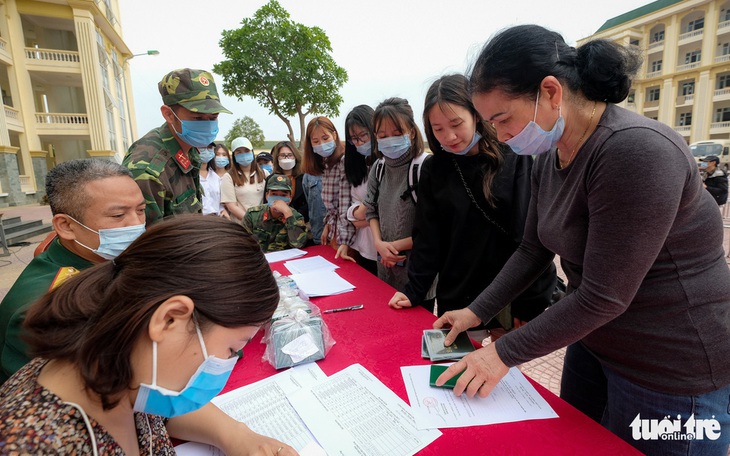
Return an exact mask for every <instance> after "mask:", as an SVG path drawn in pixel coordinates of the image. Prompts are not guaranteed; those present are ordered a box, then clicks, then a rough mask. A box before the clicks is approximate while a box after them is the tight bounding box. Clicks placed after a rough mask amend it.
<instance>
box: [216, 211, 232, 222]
mask: <svg viewBox="0 0 730 456" xmlns="http://www.w3.org/2000/svg"><path fill="white" fill-rule="evenodd" d="M218 215H219V216H220V217H223V218H224V219H226V220H230V219H231V214H229V213H228V211H227V210H225V209H223V210H222V211H221V212H220V214H218Z"/></svg>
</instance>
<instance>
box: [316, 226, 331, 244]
mask: <svg viewBox="0 0 730 456" xmlns="http://www.w3.org/2000/svg"><path fill="white" fill-rule="evenodd" d="M329 234H330V226H329V225H325V226H324V228H323V229H322V236H320V239H319V240H320V242H322V245H327V244H328V241H329V237H330V236H329Z"/></svg>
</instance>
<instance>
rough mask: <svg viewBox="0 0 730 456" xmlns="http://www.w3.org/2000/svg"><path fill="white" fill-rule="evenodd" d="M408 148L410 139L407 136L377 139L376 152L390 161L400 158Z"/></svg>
mask: <svg viewBox="0 0 730 456" xmlns="http://www.w3.org/2000/svg"><path fill="white" fill-rule="evenodd" d="M410 148H411V137H410V136H409V135H403V136H391V137H389V138H378V150H379V151H380V152H381V153H382V154H383V155H385V156H386V157H388V158H390V159H391V160H395V159H396V158H400V157H402V156H403V155H404V154H405V153H406V152H408V150H409V149H410Z"/></svg>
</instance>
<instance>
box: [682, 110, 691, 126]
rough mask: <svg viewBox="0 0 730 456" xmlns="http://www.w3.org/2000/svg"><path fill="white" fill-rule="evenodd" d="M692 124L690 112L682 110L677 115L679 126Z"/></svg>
mask: <svg viewBox="0 0 730 456" xmlns="http://www.w3.org/2000/svg"><path fill="white" fill-rule="evenodd" d="M690 125H692V113H691V112H683V113H681V114H680V115H679V126H680V127H689V126H690Z"/></svg>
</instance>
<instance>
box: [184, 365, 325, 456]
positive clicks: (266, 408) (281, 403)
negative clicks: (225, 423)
mask: <svg viewBox="0 0 730 456" xmlns="http://www.w3.org/2000/svg"><path fill="white" fill-rule="evenodd" d="M326 378H327V376H326V375H325V374H324V372H322V369H320V368H319V366H318V365H317V364H316V363H307V364H302V365H299V366H296V367H293V368H291V369H288V370H285V371H284V372H280V373H278V374H276V375H273V376H271V377H269V378H266V379H264V380H260V381H258V382H256V383H253V384H251V385H247V386H244V387H241V388H238V389H235V390H233V391H230V392H228V393H226V394H222V395H220V396H217V397H215V398H213V400H212V401H211V402H213V403H214V404H215V405H217V406H218V407H219V408H220V409H221V410H223V411H224V412H226V413H227V414H228V415H230V416H231V417H233V418H235V419H236V420H238V421H241V422H243V423H246V425H247V426H248V427H250V428H251V429H252V430H253V431H254V432H257V433H259V434H263V435H266V436H269V437H273V438H275V439H277V440H279V441H282V442H285V443H287V444H288V445H291V446H292V447H294V448H295V449H296V450H297V451H298V452H299V453H300V454H301V455H306V454H309V455H315V454H323V453H322V452H321V451H318V450H317V449H318V448H319V449H320V450H321V448H320V447H319V445H318V444H317V441H316V439H315V438H314V436H313V435H312V433H311V432H309V430H308V429H307V427H306V425H305V424H304V422H303V421H302V419H301V418H300V417H299V415H297V412H296V411H295V410H294V408H293V407H292V406H291V405H290V404H289V401H288V400H287V395H289V394H291V393H293V392H295V391H297V390H298V389H300V388H305V387H309V386H312V385H314V384H317V383H318V382H321V381H323V380H325V379H326ZM181 447H184V448H182V451H183V453H181V452H180V451H181ZM191 447H192V448H191ZM188 449H193V450H195V449H198V450H201V451H202V452H201V451H198V452H186V451H188ZM175 450H176V451H177V453H178V455H186V456H187V455H190V456H193V455H198V456H203V455H207V456H217V455H219V454H221V452H220V450H218V449H217V448H215V447H211V446H209V445H201V444H199V443H195V444H192V443H186V444H184V445H180V446H178V447H176V448H175Z"/></svg>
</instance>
